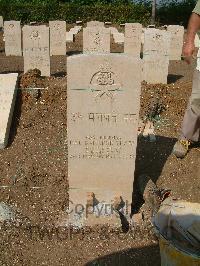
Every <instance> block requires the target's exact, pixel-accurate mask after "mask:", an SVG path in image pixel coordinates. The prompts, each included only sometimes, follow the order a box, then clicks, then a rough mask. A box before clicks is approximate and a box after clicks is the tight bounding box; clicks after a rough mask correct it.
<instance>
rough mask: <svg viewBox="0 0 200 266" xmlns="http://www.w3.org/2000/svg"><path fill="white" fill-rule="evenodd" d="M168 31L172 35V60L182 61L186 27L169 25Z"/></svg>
mask: <svg viewBox="0 0 200 266" xmlns="http://www.w3.org/2000/svg"><path fill="white" fill-rule="evenodd" d="M167 31H168V32H169V33H170V34H171V44H170V60H181V55H182V47H183V37H184V27H183V26H179V25H169V26H168V27H167Z"/></svg>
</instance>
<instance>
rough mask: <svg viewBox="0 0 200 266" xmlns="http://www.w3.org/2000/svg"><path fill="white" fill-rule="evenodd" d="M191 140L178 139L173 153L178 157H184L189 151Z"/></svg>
mask: <svg viewBox="0 0 200 266" xmlns="http://www.w3.org/2000/svg"><path fill="white" fill-rule="evenodd" d="M190 144H191V143H190V141H189V140H187V139H184V140H183V139H182V140H178V141H177V142H176V143H175V145H174V148H173V154H174V155H176V157H177V158H181V159H183V158H184V157H185V156H186V154H187V153H188V150H189V146H190Z"/></svg>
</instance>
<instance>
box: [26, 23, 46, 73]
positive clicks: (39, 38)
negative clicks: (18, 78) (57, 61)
mask: <svg viewBox="0 0 200 266" xmlns="http://www.w3.org/2000/svg"><path fill="white" fill-rule="evenodd" d="M23 51H24V72H27V71H28V70H30V69H35V68H37V69H39V70H40V71H41V75H42V76H50V55H49V28H48V27H47V26H44V25H42V26H24V27H23Z"/></svg>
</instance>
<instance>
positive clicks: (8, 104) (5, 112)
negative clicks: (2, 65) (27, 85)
mask: <svg viewBox="0 0 200 266" xmlns="http://www.w3.org/2000/svg"><path fill="white" fill-rule="evenodd" d="M17 78H18V74H17V73H10V74H0V114H1V115H0V149H4V148H5V147H6V146H7V144H8V138H9V133H10V126H11V122H12V116H13V111H14V106H15V100H16V94H17Z"/></svg>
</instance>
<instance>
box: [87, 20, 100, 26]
mask: <svg viewBox="0 0 200 266" xmlns="http://www.w3.org/2000/svg"><path fill="white" fill-rule="evenodd" d="M87 27H104V22H101V21H96V20H94V21H89V22H87Z"/></svg>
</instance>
